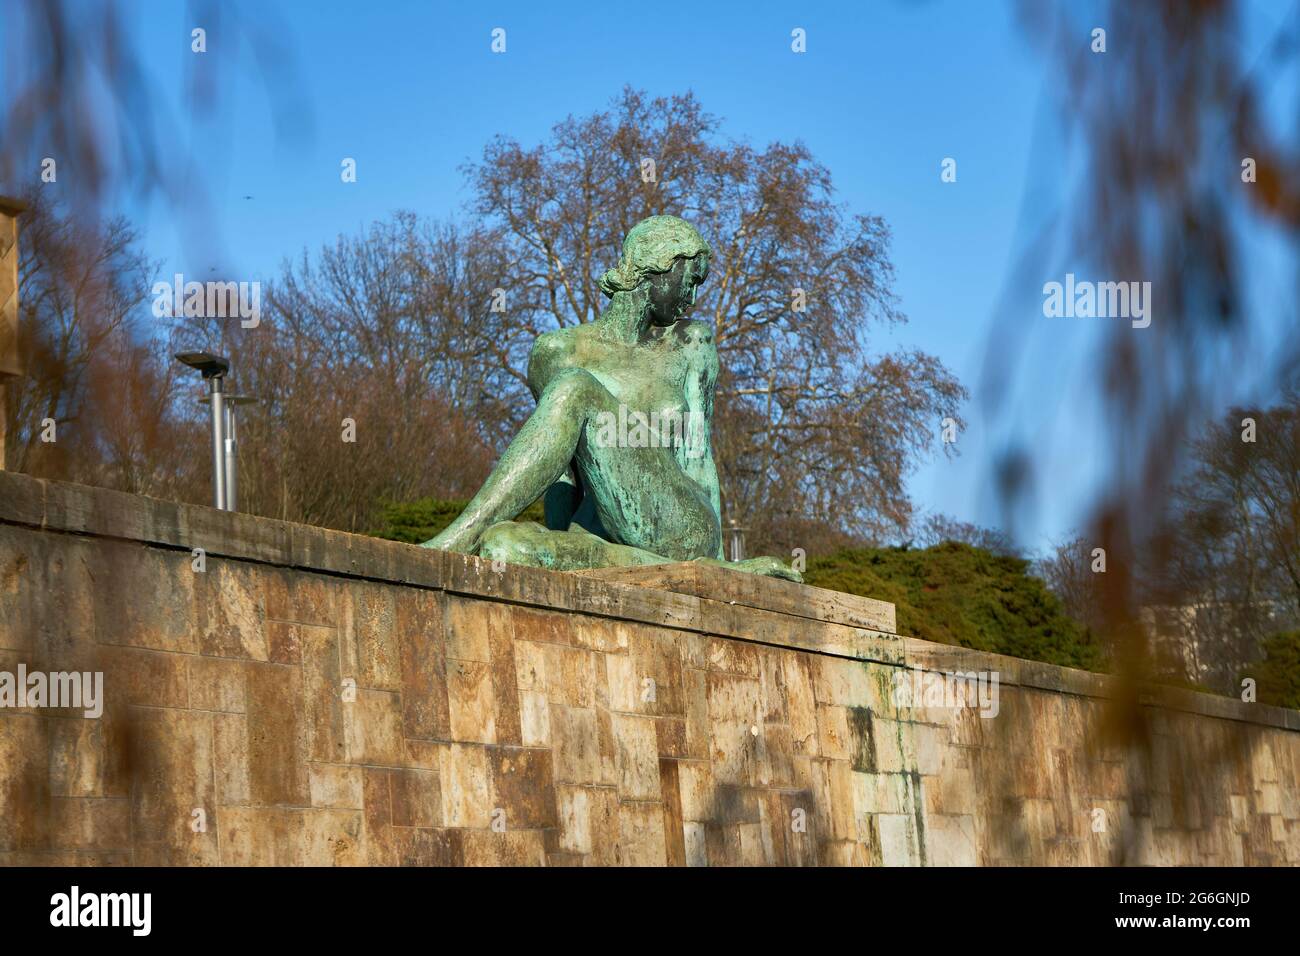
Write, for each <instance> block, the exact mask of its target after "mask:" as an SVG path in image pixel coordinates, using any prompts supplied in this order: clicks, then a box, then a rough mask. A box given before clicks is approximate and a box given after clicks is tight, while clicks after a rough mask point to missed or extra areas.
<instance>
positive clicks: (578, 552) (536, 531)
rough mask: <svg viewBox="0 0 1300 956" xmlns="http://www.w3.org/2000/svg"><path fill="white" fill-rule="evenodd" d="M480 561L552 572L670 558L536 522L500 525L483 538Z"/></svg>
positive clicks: (588, 532) (576, 528) (661, 561)
mask: <svg viewBox="0 0 1300 956" xmlns="http://www.w3.org/2000/svg"><path fill="white" fill-rule="evenodd" d="M478 553H479V557H482V558H487V559H488V560H491V561H505V562H506V563H507V564H523V565H527V566H529V567H534V568H548V569H550V570H552V571H580V570H584V569H586V568H612V567H632V566H635V565H642V564H666V563H668V562H669V561H670V560H672V559H671V558H665V557H663V556H662V555H658V554H652V553H650V552H649V551H645V550H643V549H641V548H633V547H630V546H628V545H625V544H615V543H614V542H612V541H606V540H605V539H604V538H600V537H597V536H596V535H594V534H592V533H591V532H590V531H585V530H583V529H582V528H578V527H575V528H574V529H573V530H572V531H553V530H551V529H549V528H545V527H543V526H542V525H540V524H538V523H537V522H535V521H503V522H501V523H500V524H495V525H493V526H492V527H491V528H488V530H487V531H486V532H485V533H484V534H483V539H482V541H481V542H480V544H479V549H478Z"/></svg>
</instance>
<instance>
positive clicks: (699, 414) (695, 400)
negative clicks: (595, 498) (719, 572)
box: [684, 348, 726, 559]
mask: <svg viewBox="0 0 1300 956" xmlns="http://www.w3.org/2000/svg"><path fill="white" fill-rule="evenodd" d="M717 385H718V353H717V351H716V350H715V349H713V348H710V349H708V350H707V351H706V352H704V355H703V361H702V362H700V364H699V367H698V368H693V369H690V370H689V371H688V374H687V376H686V410H687V412H688V415H689V417H688V419H687V430H688V444H687V448H686V456H685V459H684V466H685V468H684V470H685V471H686V474H687V475H689V476H690V477H691V478H692V479H694V481H695V482H696V484H698V485H700V486H701V487H702V488H703V489H704V490H705V491H706V492H708V495H709V502H710V503H711V504H712V505H713V513H714V514H715V515H717V516H718V525H719V527H721V525H722V490H721V488H720V486H719V485H718V466H717V464H716V463H715V462H714V460H713V396H714V392H715V391H716V389H717ZM692 427H696V428H698V432H696V433H695V434H693V435H692V434H690V430H691V428H692ZM724 539H725V535H719V539H718V558H719V559H725V557H726V550H725V549H726V543H725V540H724Z"/></svg>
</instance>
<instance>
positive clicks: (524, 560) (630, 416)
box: [423, 216, 800, 581]
mask: <svg viewBox="0 0 1300 956" xmlns="http://www.w3.org/2000/svg"><path fill="white" fill-rule="evenodd" d="M709 257H710V250H709V246H708V243H706V242H705V241H704V239H703V237H702V236H700V234H699V233H698V232H697V231H696V230H695V228H694V227H693V226H691V225H690V224H689V223H687V222H685V221H684V220H681V219H678V218H676V217H675V216H651V217H650V218H649V219H646V220H644V221H642V222H640V223H638V224H637V225H636V226H634V227H633V228H632V231H631V232H629V233H628V235H627V239H626V240H625V241H624V243H623V255H622V258H621V260H620V261H619V263H618V265H617V267H615V268H613V269H610V270H609V271H608V272H606V273H605V274H604V276H602V277H601V280H600V289H601V291H602V292H603V293H604V294H605V295H607V296H609V298H610V302H609V307H608V308H607V309H606V310H605V312H604V313H603V314H602V315H601V316H600V317H599V318H598V319H596V320H595V321H594V322H590V323H586V324H583V325H578V326H573V327H570V328H563V329H557V330H555V331H554V332H548V333H546V334H545V335H542V336H541V337H539V338H538V339H537V341H536V342H535V343H533V349H532V353H531V355H530V356H529V359H528V387H529V388H530V389H531V390H532V393H533V397H534V398H535V399H536V400H537V409H536V410H535V411H534V412H533V414H532V416H531V417H530V418H529V419H528V421H527V422H525V423H524V425H523V427H522V428H521V429H520V430H519V434H518V435H516V436H515V438H514V440H513V441H511V442H510V445H509V447H507V448H506V450H505V453H504V454H503V455H502V456H501V460H500V461H499V462H498V463H497V466H496V468H495V469H494V470H493V471H492V474H491V475H489V476H488V479H487V481H485V482H484V483H483V487H482V488H481V489H479V492H478V494H476V495H475V496H474V498H473V500H471V501H470V503H469V505H468V506H467V507H466V508H465V511H464V512H463V513H462V514H461V515H460V516H459V517H458V518H457V519H456V520H455V521H453V522H452V523H451V524H450V525H449V526H448V527H447V528H446V530H444V531H443V532H442V533H441V534H439V535H438V536H437V537H435V538H433V539H431V540H429V541H426V542H425V543H424V545H423V547H426V548H439V549H442V550H447V551H458V552H462V553H465V554H477V555H479V556H481V557H484V558H490V559H493V560H504V561H506V562H508V563H511V564H525V565H531V566H534V567H542V568H551V569H554V570H561V571H572V570H580V569H584V568H603V567H612V566H626V565H641V564H663V563H665V562H670V561H706V562H709V563H714V564H720V565H724V566H726V567H731V568H735V569H737V570H741V571H751V572H755V573H758V574H768V575H773V576H776V577H782V578H787V579H789V580H792V581H798V580H800V577H799V575H798V574H797V573H796V572H795V571H792V570H791V569H790V568H788V567H786V566H785V565H784V564H783V563H781V562H780V561H778V560H777V559H775V558H751V559H749V560H747V561H739V562H734V563H733V562H728V561H725V560H723V553H722V522H721V516H720V511H721V508H720V498H719V492H718V472H717V468H716V467H715V465H714V462H713V452H712V446H711V438H710V435H711V429H712V426H713V393H714V387H715V385H716V383H717V378H718V350H717V347H716V346H715V345H714V343H713V330H712V328H711V327H710V326H709V325H708V323H706V322H698V321H694V320H691V319H688V318H686V313H687V312H688V311H689V309H690V307H691V306H692V305H693V304H694V302H695V290H696V288H697V287H698V286H699V285H700V283H702V282H703V281H704V280H705V278H706V277H707V276H708V274H709ZM543 495H545V498H544V501H543V504H544V508H545V517H546V525H545V526H542V525H540V524H537V523H536V522H514V521H512V520H510V519H512V518H514V517H516V516H517V515H518V514H519V513H520V512H521V511H523V510H524V509H525V508H526V507H528V505H530V504H532V503H533V502H534V501H536V500H537V499H538V498H539V497H541V496H543Z"/></svg>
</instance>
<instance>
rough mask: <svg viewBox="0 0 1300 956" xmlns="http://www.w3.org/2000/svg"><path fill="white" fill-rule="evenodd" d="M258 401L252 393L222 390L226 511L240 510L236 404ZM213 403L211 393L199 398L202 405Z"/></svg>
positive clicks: (222, 445)
mask: <svg viewBox="0 0 1300 956" xmlns="http://www.w3.org/2000/svg"><path fill="white" fill-rule="evenodd" d="M256 401H257V399H255V398H253V396H251V395H231V394H230V393H229V392H226V391H224V390H223V391H222V392H221V410H222V416H221V427H222V432H221V438H222V442H221V458H222V465H223V467H224V469H225V473H226V507H225V510H226V511H238V510H239V442H238V441H237V439H236V437H235V406H237V405H252V404H253V403H254V402H256ZM211 403H212V396H211V395H204V396H203V397H202V398H200V399H199V404H200V405H210V404H211Z"/></svg>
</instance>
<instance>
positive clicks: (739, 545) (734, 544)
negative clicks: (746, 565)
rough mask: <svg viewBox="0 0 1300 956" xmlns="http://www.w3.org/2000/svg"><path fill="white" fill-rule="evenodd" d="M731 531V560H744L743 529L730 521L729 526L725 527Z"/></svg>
mask: <svg viewBox="0 0 1300 956" xmlns="http://www.w3.org/2000/svg"><path fill="white" fill-rule="evenodd" d="M727 530H728V531H729V532H731V535H730V537H731V560H732V561H744V560H745V529H744V528H742V527H740V526H739V525H737V524H736V523H735V522H732V524H731V527H730V528H728V529H727Z"/></svg>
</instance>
